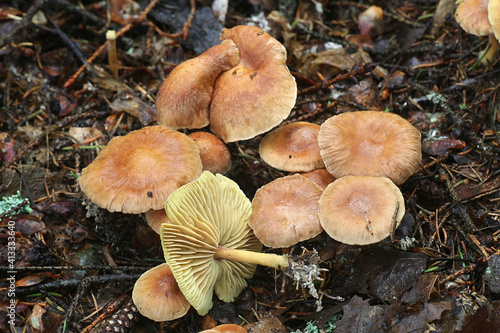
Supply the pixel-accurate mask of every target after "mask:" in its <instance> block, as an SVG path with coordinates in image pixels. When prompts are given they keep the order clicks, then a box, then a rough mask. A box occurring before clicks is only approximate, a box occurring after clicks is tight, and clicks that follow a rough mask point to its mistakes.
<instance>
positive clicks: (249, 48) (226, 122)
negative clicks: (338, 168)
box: [210, 25, 297, 142]
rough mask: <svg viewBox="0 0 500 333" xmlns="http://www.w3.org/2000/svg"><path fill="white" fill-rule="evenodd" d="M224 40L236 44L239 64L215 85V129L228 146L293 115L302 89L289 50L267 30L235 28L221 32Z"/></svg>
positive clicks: (212, 116)
mask: <svg viewBox="0 0 500 333" xmlns="http://www.w3.org/2000/svg"><path fill="white" fill-rule="evenodd" d="M221 40H223V41H225V40H232V41H233V42H234V43H235V44H236V47H237V48H238V50H239V51H240V62H239V63H238V65H237V66H236V67H234V68H231V69H230V70H228V71H225V72H222V73H221V74H220V76H219V77H218V78H217V80H216V81H215V87H214V93H213V97H212V103H211V105H210V128H211V129H212V131H213V132H214V133H215V134H216V135H217V136H218V137H220V138H221V139H222V140H224V142H233V141H238V140H246V139H251V138H253V137H255V136H257V135H259V134H261V133H264V132H267V131H269V130H270V129H272V128H273V127H275V126H277V125H278V124H280V123H281V122H282V121H283V119H285V118H286V117H288V115H289V114H290V111H291V110H292V107H293V106H294V105H295V99H296V96H297V85H296V84H295V79H294V77H293V76H292V75H291V74H290V71H289V70H288V68H287V66H286V50H285V47H284V46H283V45H282V44H281V43H280V42H278V41H277V40H276V39H274V38H273V37H272V36H270V35H269V34H268V33H267V32H265V31H263V30H262V29H260V28H258V27H254V26H245V25H240V26H235V27H233V28H231V29H224V30H222V34H221Z"/></svg>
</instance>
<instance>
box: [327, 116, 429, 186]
mask: <svg viewBox="0 0 500 333" xmlns="http://www.w3.org/2000/svg"><path fill="white" fill-rule="evenodd" d="M318 143H319V148H320V153H321V156H322V157H323V161H324V162H325V166H326V169H327V170H328V172H329V173H331V174H332V175H333V176H334V177H336V178H340V177H344V176H348V175H353V176H384V177H389V178H390V179H391V180H392V181H393V182H394V183H396V184H398V185H399V184H402V183H404V182H405V181H406V179H408V177H410V176H411V175H412V174H413V173H414V172H415V171H416V170H417V169H418V167H419V163H420V160H421V159H422V150H421V142H420V131H419V130H417V129H416V128H415V127H413V125H412V124H410V123H409V122H408V121H407V120H406V119H404V118H403V117H401V116H399V115H397V114H394V113H388V112H382V111H357V112H345V113H342V114H339V115H336V116H333V117H330V118H329V119H327V120H326V121H325V122H324V123H323V124H322V125H321V128H320V130H319V134H318Z"/></svg>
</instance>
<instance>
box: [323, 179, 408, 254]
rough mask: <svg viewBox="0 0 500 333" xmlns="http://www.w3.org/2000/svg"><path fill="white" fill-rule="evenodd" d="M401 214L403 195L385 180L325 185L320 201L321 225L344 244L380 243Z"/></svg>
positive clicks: (397, 223)
mask: <svg viewBox="0 0 500 333" xmlns="http://www.w3.org/2000/svg"><path fill="white" fill-rule="evenodd" d="M404 214H405V206H404V199H403V195H402V194H401V191H400V190H399V188H398V187H397V186H396V185H394V183H393V182H392V181H391V180H390V179H389V178H386V177H367V176H346V177H342V178H339V179H337V180H335V181H334V182H333V183H331V184H330V185H328V187H327V188H326V189H325V191H323V194H322V195H321V198H320V199H319V219H320V222H321V225H322V226H323V228H324V229H325V231H326V233H327V234H328V235H329V236H330V237H332V238H333V239H335V240H337V241H339V242H342V243H345V244H352V245H366V244H372V243H376V242H378V241H381V240H382V239H384V238H386V237H388V236H389V235H390V234H391V232H392V231H393V229H394V228H396V227H397V226H398V225H399V222H400V221H401V219H402V218H403V216H404ZM393 223H394V224H395V225H393Z"/></svg>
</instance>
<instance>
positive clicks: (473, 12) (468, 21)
mask: <svg viewBox="0 0 500 333" xmlns="http://www.w3.org/2000/svg"><path fill="white" fill-rule="evenodd" d="M489 3H491V1H490V0H464V1H461V2H459V4H458V6H457V9H456V12H455V18H456V20H457V22H458V23H459V24H460V26H461V27H462V29H464V30H465V31H466V32H468V33H470V34H473V35H476V36H479V37H480V36H488V37H489V47H488V48H487V49H486V50H484V51H483V52H481V53H480V54H479V58H482V61H481V62H482V63H484V64H486V63H488V62H492V61H493V59H494V57H495V54H496V52H497V50H498V48H499V42H498V40H497V38H495V33H494V32H493V29H492V24H491V22H490V19H489V18H488V16H489V15H490V16H492V17H494V16H496V17H498V15H499V13H500V12H499V10H500V9H499V8H498V7H497V8H496V10H497V12H494V10H495V9H494V6H495V4H493V5H491V6H489ZM489 7H492V10H490V9H489ZM489 13H490V14H489ZM499 35H500V33H499ZM497 37H499V36H497Z"/></svg>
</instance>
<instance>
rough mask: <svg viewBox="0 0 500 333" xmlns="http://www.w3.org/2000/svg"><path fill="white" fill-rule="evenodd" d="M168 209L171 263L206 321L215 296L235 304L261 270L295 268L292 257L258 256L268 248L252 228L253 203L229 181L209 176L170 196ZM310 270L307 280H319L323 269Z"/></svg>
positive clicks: (165, 242) (165, 234)
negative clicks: (261, 267) (236, 299)
mask: <svg viewBox="0 0 500 333" xmlns="http://www.w3.org/2000/svg"><path fill="white" fill-rule="evenodd" d="M165 207H166V211H167V215H168V217H169V219H170V221H171V222H172V224H162V227H161V238H162V246H163V251H164V253H165V259H166V261H167V263H168V264H169V266H170V268H171V269H172V272H173V274H174V276H175V279H176V280H177V283H178V284H179V288H180V289H181V291H182V293H183V294H184V296H185V297H186V299H187V300H188V301H189V302H190V303H191V305H192V306H193V307H194V308H195V309H196V310H197V311H198V313H199V314H200V315H205V314H207V313H208V310H209V309H210V308H211V307H212V294H213V293H214V292H215V294H216V295H217V297H219V298H220V299H221V300H223V301H225V302H232V301H233V300H234V298H235V297H236V296H237V295H238V294H239V293H240V292H241V291H242V290H243V288H244V287H245V286H246V285H247V283H246V281H245V279H248V278H251V277H252V276H253V274H254V271H255V268H256V265H257V264H260V265H264V266H269V267H275V268H281V269H285V270H286V269H289V268H293V262H292V263H291V262H290V259H289V257H288V256H280V255H276V254H270V253H260V252H258V251H260V249H261V247H262V244H261V243H260V242H259V240H258V239H257V238H256V237H255V235H254V234H253V232H252V229H251V228H250V227H249V226H248V224H247V222H246V220H247V219H248V218H249V216H250V213H251V203H250V201H249V200H248V199H247V198H246V196H245V195H244V194H243V192H242V191H241V190H240V189H239V188H238V185H237V184H236V183H235V182H233V181H232V180H230V179H229V178H226V177H224V176H222V175H220V174H217V175H215V176H214V175H213V174H212V173H210V172H209V171H205V172H203V173H202V175H201V176H200V178H198V179H197V180H196V181H194V182H191V183H189V184H186V185H184V186H182V187H181V188H179V189H178V190H177V191H175V192H174V193H173V194H172V195H170V197H169V198H168V200H167V202H166V204H165ZM301 267H303V266H301ZM310 269H311V270H313V273H312V274H309V273H310V272H308V274H305V275H307V279H309V280H310V279H311V278H313V279H314V278H317V276H319V270H318V269H317V265H313V266H311V268H310ZM305 275H304V274H303V275H301V277H302V276H305ZM292 276H293V275H292ZM308 282H309V284H308V286H309V285H312V282H311V281H308ZM300 283H302V282H300Z"/></svg>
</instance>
